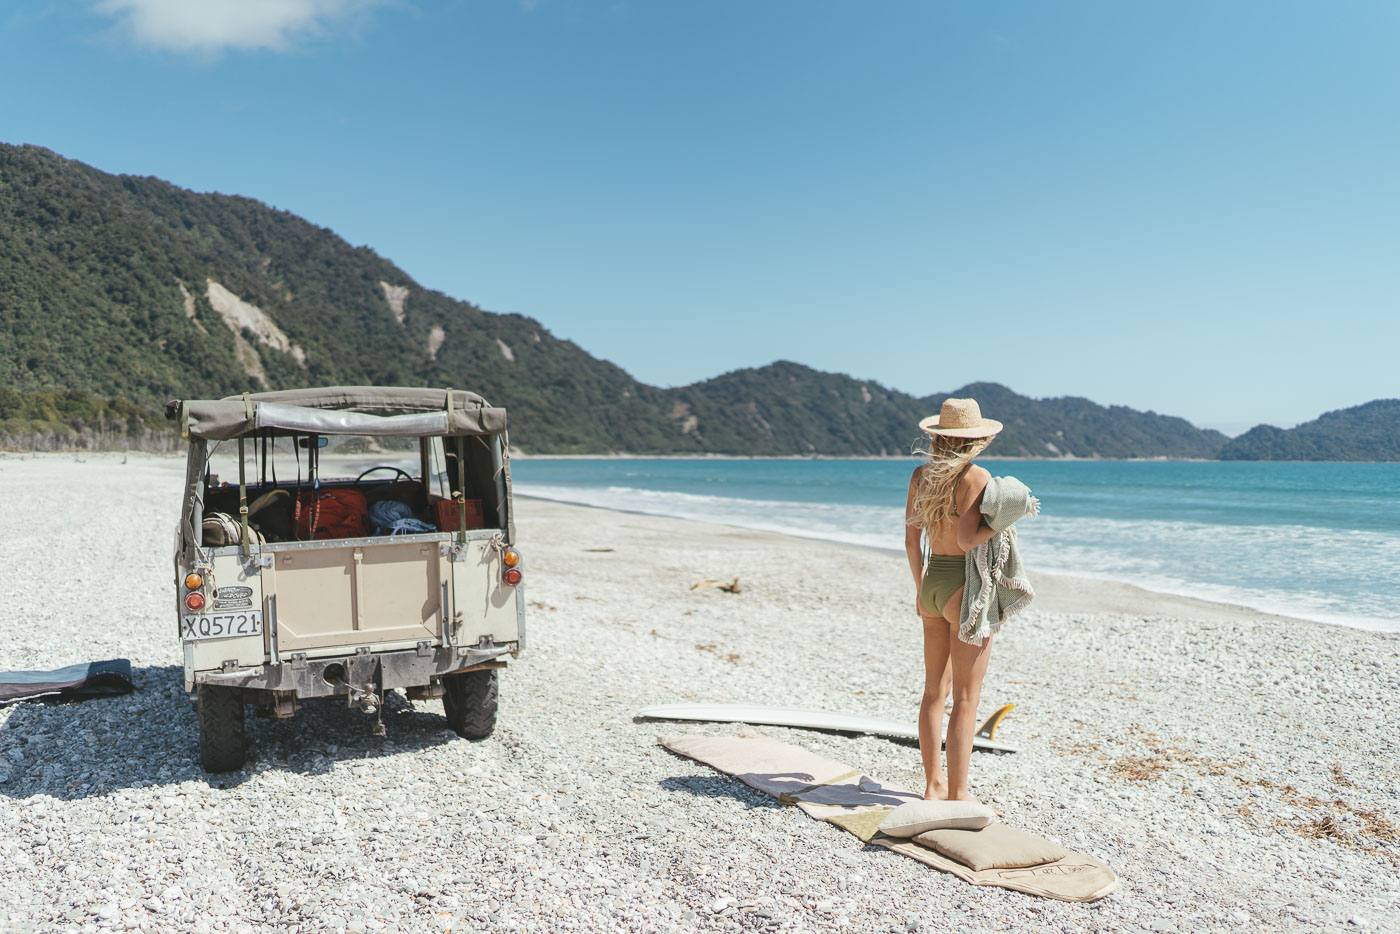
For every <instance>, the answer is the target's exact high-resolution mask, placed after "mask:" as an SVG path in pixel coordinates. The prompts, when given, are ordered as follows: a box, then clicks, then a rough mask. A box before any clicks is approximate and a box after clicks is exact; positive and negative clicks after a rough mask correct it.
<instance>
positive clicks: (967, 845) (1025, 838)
mask: <svg viewBox="0 0 1400 934" xmlns="http://www.w3.org/2000/svg"><path fill="white" fill-rule="evenodd" d="M914 842H915V843H921V844H923V845H924V846H927V847H931V848H932V849H935V850H937V851H938V852H940V853H942V854H943V855H944V856H946V857H948V858H949V859H955V860H957V861H958V862H960V863H962V864H963V865H964V866H967V867H969V868H971V869H973V870H975V871H977V872H981V871H982V870H983V869H1020V868H1022V867H1024V866H1039V865H1040V864H1042V863H1053V862H1054V861H1055V860H1057V859H1059V858H1061V857H1063V856H1067V855H1069V850H1066V849H1065V848H1064V847H1062V846H1057V845H1055V844H1053V843H1051V842H1050V841H1049V840H1042V839H1041V838H1040V837H1036V836H1032V835H1031V834H1028V833H1026V832H1025V831H1024V830H1017V829H1016V828H1015V827H1008V826H1007V825H1005V824H1002V823H996V824H992V825H990V826H988V827H984V828H983V829H981V830H929V831H926V832H924V833H921V834H919V835H918V836H917V837H915V838H914Z"/></svg>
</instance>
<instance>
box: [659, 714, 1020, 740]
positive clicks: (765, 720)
mask: <svg viewBox="0 0 1400 934" xmlns="http://www.w3.org/2000/svg"><path fill="white" fill-rule="evenodd" d="M1013 706H1015V705H1014V704H1006V705H1004V706H1002V707H1000V708H998V709H997V712H996V713H994V714H992V715H991V716H990V717H988V718H987V721H986V722H985V723H983V724H982V726H981V728H980V729H979V730H978V731H977V735H976V736H973V737H972V745H973V746H974V747H975V748H977V749H990V750H995V751H996V752H1015V751H1016V747H1015V746H1010V745H1007V744H1006V743H1001V742H997V741H996V740H995V739H993V738H992V736H993V735H994V734H995V733H996V728H997V725H998V724H999V723H1000V722H1001V718H1002V717H1004V716H1006V713H1007V711H1009V710H1010V709H1011V708H1012V707H1013ZM638 716H641V717H650V718H653V719H656V720H709V721H713V722H715V723H752V724H754V725H756V726H792V727H799V728H806V729H813V730H841V731H843V732H846V733H869V734H871V735H873V736H892V737H894V738H895V739H918V738H919V728H918V726H917V725H915V724H913V723H901V722H900V721H898V720H887V719H885V718H884V717H860V716H856V715H854V714H848V713H832V712H830V711H827V710H805V709H802V708H799V707H757V706H754V705H751V704H654V705H652V706H650V707H643V708H642V709H641V710H640V711H638Z"/></svg>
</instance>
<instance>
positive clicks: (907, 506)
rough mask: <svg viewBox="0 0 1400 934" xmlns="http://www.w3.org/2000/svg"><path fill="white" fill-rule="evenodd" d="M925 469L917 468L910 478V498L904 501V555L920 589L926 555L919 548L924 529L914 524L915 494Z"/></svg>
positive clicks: (915, 584) (916, 585) (915, 583)
mask: <svg viewBox="0 0 1400 934" xmlns="http://www.w3.org/2000/svg"><path fill="white" fill-rule="evenodd" d="M920 470H923V467H922V466H920V467H915V468H914V474H913V476H911V477H910V478H909V496H908V498H907V499H906V500H905V501H904V553H905V554H906V555H908V557H909V571H910V573H912V574H913V575H914V586H915V587H918V586H919V584H921V583H922V582H923V577H924V555H923V549H921V548H920V547H919V537H920V535H921V534H922V533H923V529H922V528H921V527H920V526H919V525H918V524H917V522H913V521H912V520H914V493H915V491H917V490H918V488H919V471H920Z"/></svg>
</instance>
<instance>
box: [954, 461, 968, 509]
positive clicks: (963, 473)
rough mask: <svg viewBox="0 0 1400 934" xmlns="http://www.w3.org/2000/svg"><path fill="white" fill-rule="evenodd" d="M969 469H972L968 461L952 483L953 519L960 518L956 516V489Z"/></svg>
mask: <svg viewBox="0 0 1400 934" xmlns="http://www.w3.org/2000/svg"><path fill="white" fill-rule="evenodd" d="M971 469H972V461H968V462H967V463H966V464H965V465H963V469H962V470H960V471H958V479H956V480H954V481H953V518H954V519H957V518H961V517H960V516H959V515H958V487H959V486H960V485H961V484H962V480H963V477H965V476H967V472H968V471H969V470H971Z"/></svg>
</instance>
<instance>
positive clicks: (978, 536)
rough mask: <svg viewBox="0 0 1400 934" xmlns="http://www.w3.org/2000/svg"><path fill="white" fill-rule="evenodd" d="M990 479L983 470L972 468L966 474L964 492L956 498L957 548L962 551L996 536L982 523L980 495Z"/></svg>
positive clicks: (990, 528)
mask: <svg viewBox="0 0 1400 934" xmlns="http://www.w3.org/2000/svg"><path fill="white" fill-rule="evenodd" d="M991 478H992V475H991V474H989V473H987V471H986V470H985V469H984V468H982V467H974V468H972V469H971V470H969V471H968V472H967V478H966V480H965V481H964V482H965V483H966V484H967V489H966V491H959V492H960V493H961V494H962V495H960V496H959V497H958V500H959V503H958V547H959V548H961V549H962V550H963V551H971V550H972V549H974V548H976V547H977V546H978V545H981V544H983V543H985V542H989V541H991V539H992V536H993V535H995V534H997V533H996V532H995V531H994V530H993V529H992V527H991V526H990V525H987V523H985V522H983V521H982V494H983V493H984V492H985V491H986V489H987V481H988V480H990V479H991Z"/></svg>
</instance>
